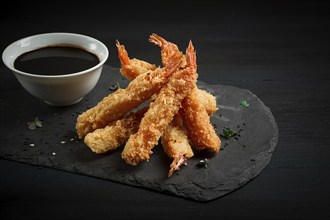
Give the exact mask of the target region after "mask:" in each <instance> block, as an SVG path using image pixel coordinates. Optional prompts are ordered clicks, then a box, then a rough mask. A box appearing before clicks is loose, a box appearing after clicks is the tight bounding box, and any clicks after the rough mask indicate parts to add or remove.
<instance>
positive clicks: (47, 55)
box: [14, 45, 100, 75]
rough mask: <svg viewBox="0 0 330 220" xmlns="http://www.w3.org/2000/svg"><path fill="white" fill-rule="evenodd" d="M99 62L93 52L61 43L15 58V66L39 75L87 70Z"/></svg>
mask: <svg viewBox="0 0 330 220" xmlns="http://www.w3.org/2000/svg"><path fill="white" fill-rule="evenodd" d="M99 62H100V60H99V58H98V57H97V56H96V55H95V54H93V53H91V52H88V51H86V50H84V49H82V48H78V47H72V46H62V45H61V46H48V47H43V48H39V49H36V50H33V51H29V52H27V53H23V54H22V55H20V56H19V57H17V59H16V60H15V62H14V67H15V68H16V69H18V70H20V71H23V72H26V73H32V74H38V75H65V74H70V73H76V72H80V71H83V70H87V69H89V68H91V67H93V66H95V65H97V64H98V63H99Z"/></svg>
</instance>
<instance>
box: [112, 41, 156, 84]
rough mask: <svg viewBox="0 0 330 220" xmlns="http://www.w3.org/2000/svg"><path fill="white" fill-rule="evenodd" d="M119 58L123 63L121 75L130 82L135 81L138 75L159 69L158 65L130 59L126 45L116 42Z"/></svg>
mask: <svg viewBox="0 0 330 220" xmlns="http://www.w3.org/2000/svg"><path fill="white" fill-rule="evenodd" d="M116 46H117V49H118V58H119V60H120V63H121V69H120V73H121V74H122V75H123V76H125V77H126V78H127V79H129V80H133V79H135V78H136V77H137V76H138V75H141V74H143V73H146V72H150V71H153V70H155V69H157V66H156V65H153V64H150V63H148V62H145V61H143V60H139V59H135V58H133V59H130V58H129V56H128V53H127V51H126V49H125V46H124V45H121V44H120V43H119V41H118V40H116Z"/></svg>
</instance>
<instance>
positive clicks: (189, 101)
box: [180, 87, 221, 153]
mask: <svg viewBox="0 0 330 220" xmlns="http://www.w3.org/2000/svg"><path fill="white" fill-rule="evenodd" d="M180 115H181V117H182V119H183V121H184V125H185V128H186V129H187V131H188V138H189V139H190V141H191V142H192V144H193V146H194V147H195V149H196V150H204V149H209V150H212V151H213V152H216V153H218V152H219V150H220V145H221V141H220V138H219V137H218V135H217V134H216V132H215V130H214V127H213V125H212V124H211V122H210V117H209V116H208V114H207V112H206V110H205V108H204V106H203V105H202V104H201V103H200V102H199V100H198V98H197V95H196V87H195V88H194V90H193V92H192V93H191V94H189V95H188V96H187V97H186V98H185V99H184V100H183V101H182V108H181V109H180Z"/></svg>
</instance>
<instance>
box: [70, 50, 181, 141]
mask: <svg viewBox="0 0 330 220" xmlns="http://www.w3.org/2000/svg"><path fill="white" fill-rule="evenodd" d="M180 62H181V61H180V60H179V59H178V58H177V57H173V58H172V63H171V64H170V65H169V66H168V67H166V68H162V69H159V68H157V69H156V70H154V71H152V72H150V73H145V74H141V75H139V76H138V77H136V78H135V79H134V80H133V81H131V82H130V84H129V85H128V86H127V88H125V89H118V90H117V91H115V92H113V93H111V94H110V95H108V96H107V97H105V98H104V99H103V100H102V101H100V102H99V103H98V104H97V105H96V106H95V107H93V108H91V109H89V110H87V111H85V112H84V113H82V114H81V115H79V116H78V118H77V123H76V130H77V133H78V136H79V137H80V138H82V137H84V136H85V135H87V134H88V133H90V132H92V131H94V130H96V129H98V128H103V127H105V126H107V125H108V124H109V123H110V122H112V121H115V120H117V119H120V118H122V117H123V116H125V115H126V114H127V113H128V112H130V111H131V110H132V109H134V108H136V107H137V106H139V105H140V104H142V103H143V102H145V101H146V100H148V99H149V98H150V97H151V96H152V95H153V94H155V93H157V92H158V91H159V90H160V89H161V88H162V87H163V86H164V85H165V84H166V83H167V82H168V79H169V76H171V75H172V73H173V72H175V71H176V70H177V69H178V67H179V65H180Z"/></svg>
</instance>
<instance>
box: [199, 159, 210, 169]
mask: <svg viewBox="0 0 330 220" xmlns="http://www.w3.org/2000/svg"><path fill="white" fill-rule="evenodd" d="M208 163H209V160H208V159H207V158H205V159H204V160H200V161H199V162H198V163H197V164H196V166H197V167H200V168H202V167H204V168H207V165H208Z"/></svg>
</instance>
